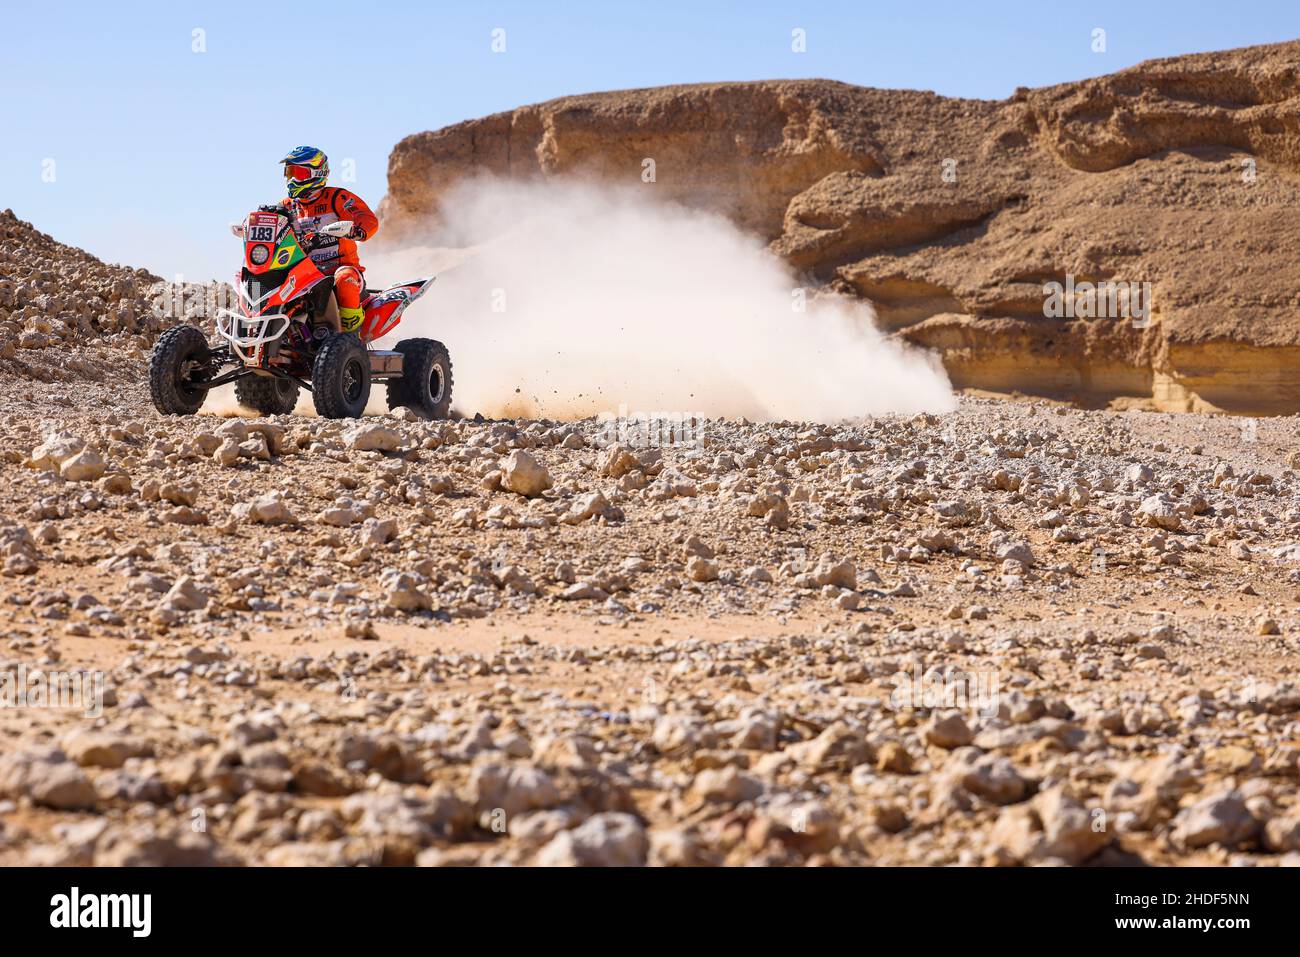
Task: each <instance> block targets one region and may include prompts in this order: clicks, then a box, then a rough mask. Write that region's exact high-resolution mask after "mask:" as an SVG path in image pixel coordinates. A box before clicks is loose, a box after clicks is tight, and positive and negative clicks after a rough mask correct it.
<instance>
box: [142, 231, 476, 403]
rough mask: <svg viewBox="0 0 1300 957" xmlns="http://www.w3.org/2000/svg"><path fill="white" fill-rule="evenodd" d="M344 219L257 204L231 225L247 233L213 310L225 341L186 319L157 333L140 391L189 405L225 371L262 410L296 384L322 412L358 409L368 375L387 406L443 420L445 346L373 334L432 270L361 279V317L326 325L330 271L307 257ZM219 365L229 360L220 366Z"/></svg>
mask: <svg viewBox="0 0 1300 957" xmlns="http://www.w3.org/2000/svg"><path fill="white" fill-rule="evenodd" d="M350 228H351V223H348V222H343V221H341V222H334V223H329V224H326V225H323V226H319V227H318V228H316V229H315V230H314V231H313V230H311V229H309V228H308V227H307V226H306V225H305V224H303V223H300V222H299V221H298V220H297V218H296V217H295V216H294V215H293V213H292V212H291V211H290V210H289V209H287V208H285V207H283V206H259V207H258V208H257V209H256V210H254V211H253V212H251V213H249V214H248V216H247V217H246V218H245V219H244V221H243V222H242V223H236V224H233V225H232V226H231V231H232V232H234V234H235V235H236V236H238V237H240V238H241V239H243V240H244V267H243V269H242V270H241V271H240V273H239V275H238V277H237V279H238V290H237V291H238V298H239V311H238V312H235V311H233V310H230V309H221V310H218V311H217V315H216V331H217V336H218V337H220V338H221V339H222V340H224V341H223V342H222V343H220V344H217V345H213V344H209V342H208V341H207V339H206V338H205V337H204V335H203V333H202V332H200V331H199V330H198V329H196V328H195V327H194V326H190V325H179V326H174V327H173V328H171V329H168V330H167V331H166V332H164V333H163V334H162V335H161V336H160V337H159V339H158V342H157V344H156V345H155V346H154V350H153V354H152V355H151V356H150V358H149V391H150V393H151V394H152V396H153V404H154V406H155V407H156V408H157V409H158V411H159V412H161V413H163V414H164V415H193V414H194V413H196V412H198V410H199V408H200V407H201V406H202V405H203V400H204V399H205V398H206V397H207V394H208V391H209V390H210V389H214V388H216V387H217V386H220V385H225V384H226V383H228V382H233V383H235V396H236V398H237V399H238V400H239V402H240V404H242V405H245V406H248V407H249V408H252V409H254V410H256V411H257V412H260V413H262V414H263V415H285V414H287V413H289V412H292V411H293V408H294V405H295V404H296V403H297V401H298V389H299V388H300V387H301V388H303V389H306V390H308V391H309V392H310V393H311V395H312V401H313V403H314V404H315V406H316V411H317V413H319V414H320V415H322V416H324V417H325V418H329V419H342V418H356V417H358V416H360V415H361V413H362V411H363V410H364V409H365V407H366V402H367V400H368V399H369V398H370V385H371V383H372V382H384V383H386V384H387V386H388V407H389V408H390V409H396V408H399V407H405V408H408V409H410V410H411V411H412V412H413V413H415V414H416V415H417V416H419V417H420V418H423V419H445V418H446V417H447V412H448V410H449V408H450V406H451V357H450V356H449V355H448V353H447V347H446V346H444V345H443V344H442V343H441V342H435V341H434V340H432V339H403V340H402V341H400V342H398V343H397V344H396V345H395V346H394V347H393V348H392V349H391V350H389V349H375V348H374V347H372V346H371V345H370V343H371V342H373V341H374V340H376V339H378V338H380V337H381V336H384V335H386V334H387V333H389V332H391V331H392V330H393V328H394V327H395V326H396V325H397V323H398V322H399V321H400V319H401V315H402V312H403V311H404V310H405V309H406V307H407V306H409V305H410V304H411V303H412V302H414V301H415V300H416V299H418V298H419V297H420V296H421V295H422V294H423V293H424V291H425V290H426V289H427V288H428V287H429V285H430V284H431V283H432V282H433V278H432V277H430V278H427V279H417V280H415V281H413V282H404V283H399V284H398V285H396V286H391V287H389V288H388V289H384V290H382V291H376V290H370V289H367V290H365V292H364V293H363V294H362V299H361V308H362V310H363V312H364V318H363V320H362V322H361V324H360V326H359V327H358V328H357V329H356V331H355V332H335V331H334V329H335V328H338V326H339V322H338V303H337V302H336V300H335V298H334V279H333V277H331V276H326V275H325V274H324V273H322V272H321V271H320V270H319V269H318V268H317V267H316V264H315V263H314V262H312V259H311V256H310V253H311V250H312V249H313V248H315V247H316V246H317V245H318V244H320V243H321V242H322V237H337V236H341V235H344V234H345V233H346V232H347V231H348V230H349V229H350ZM326 241H328V240H326ZM225 366H233V368H231V369H228V370H226V371H224V372H223V371H222V370H223V368H224V367H225Z"/></svg>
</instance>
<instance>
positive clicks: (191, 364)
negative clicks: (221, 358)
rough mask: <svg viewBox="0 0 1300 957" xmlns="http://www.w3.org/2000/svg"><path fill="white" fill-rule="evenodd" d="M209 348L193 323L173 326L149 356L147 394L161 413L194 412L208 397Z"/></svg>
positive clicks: (160, 337)
mask: <svg viewBox="0 0 1300 957" xmlns="http://www.w3.org/2000/svg"><path fill="white" fill-rule="evenodd" d="M211 361H212V350H211V348H209V346H208V340H207V339H205V338H204V337H203V333H201V332H199V330H198V329H195V328H194V327H193V326H173V327H172V328H171V329H168V330H167V331H166V332H164V333H163V334H162V335H161V336H159V337H158V341H157V342H156V343H154V347H153V353H152V354H151V355H150V356H149V394H150V396H152V398H153V404H154V408H156V409H157V410H158V411H159V412H161V413H162V414H163V415H193V414H194V413H195V412H198V411H199V408H200V407H201V406H202V405H203V400H204V399H206V398H207V397H208V389H207V386H205V385H203V382H204V380H206V379H208V378H210V376H211V370H210V369H209V365H210V363H211Z"/></svg>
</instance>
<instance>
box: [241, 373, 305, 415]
mask: <svg viewBox="0 0 1300 957" xmlns="http://www.w3.org/2000/svg"><path fill="white" fill-rule="evenodd" d="M235 398H236V399H238V400H239V404H240V405H243V406H247V407H248V408H250V409H252V410H253V411H254V412H260V413H261V414H262V415H288V414H289V413H290V412H292V411H293V407H294V406H295V405H297V404H298V383H296V382H294V381H293V380H292V379H281V378H280V377H279V376H264V375H250V376H244V378H242V379H240V380H239V381H237V382H236V383H235Z"/></svg>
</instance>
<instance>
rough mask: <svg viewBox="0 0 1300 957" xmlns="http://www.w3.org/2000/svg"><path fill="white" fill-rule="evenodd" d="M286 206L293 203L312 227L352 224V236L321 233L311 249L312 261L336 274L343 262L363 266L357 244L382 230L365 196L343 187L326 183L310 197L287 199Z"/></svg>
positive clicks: (324, 269) (299, 219)
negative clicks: (346, 222)
mask: <svg viewBox="0 0 1300 957" xmlns="http://www.w3.org/2000/svg"><path fill="white" fill-rule="evenodd" d="M280 204H281V205H282V206H292V207H293V211H294V215H296V216H297V217H298V221H299V222H300V223H302V225H304V226H305V227H307V228H308V229H311V230H315V229H319V228H320V227H321V226H326V225H328V224H330V223H334V222H338V221H339V220H340V219H345V220H347V221H348V222H350V223H352V235H351V236H348V237H341V238H340V237H333V236H320V237H318V239H317V242H316V247H315V248H314V249H313V250H312V251H311V259H312V262H314V263H315V264H316V268H318V269H319V270H320V271H321V272H323V273H325V274H326V275H332V274H333V272H334V271H335V270H336V269H338V268H339V266H342V265H345V264H346V265H349V266H356V267H358V268H360V266H361V262H360V260H359V259H358V257H357V243H358V242H365V241H366V240H367V239H369V238H370V237H371V236H373V235H374V234H375V233H376V232H378V230H379V218H378V217H377V216H375V214H374V213H372V212H371V211H370V207H369V206H367V205H366V204H365V203H364V202H362V200H361V197H360V196H358V195H357V194H356V193H353V192H352V191H350V190H346V189H343V188H342V187H341V186H322V187H321V189H320V192H319V193H317V194H316V196H315V197H313V198H312V199H310V200H303V199H283V200H281V201H280Z"/></svg>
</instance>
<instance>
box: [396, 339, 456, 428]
mask: <svg viewBox="0 0 1300 957" xmlns="http://www.w3.org/2000/svg"><path fill="white" fill-rule="evenodd" d="M393 349H394V351H396V352H400V353H401V354H402V377H401V378H400V379H392V380H390V381H389V383H388V408H390V409H396V408H399V407H401V406H405V407H406V408H408V409H410V410H411V411H412V412H414V413H415V414H416V415H417V416H419V417H420V418H421V419H445V418H447V413H448V412H449V411H450V410H451V355H450V354H449V353H448V352H447V347H446V346H444V345H443V344H442V343H441V342H437V341H435V340H433V339H403V340H402V341H401V342H399V343H398V344H397V345H395V346H393Z"/></svg>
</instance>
